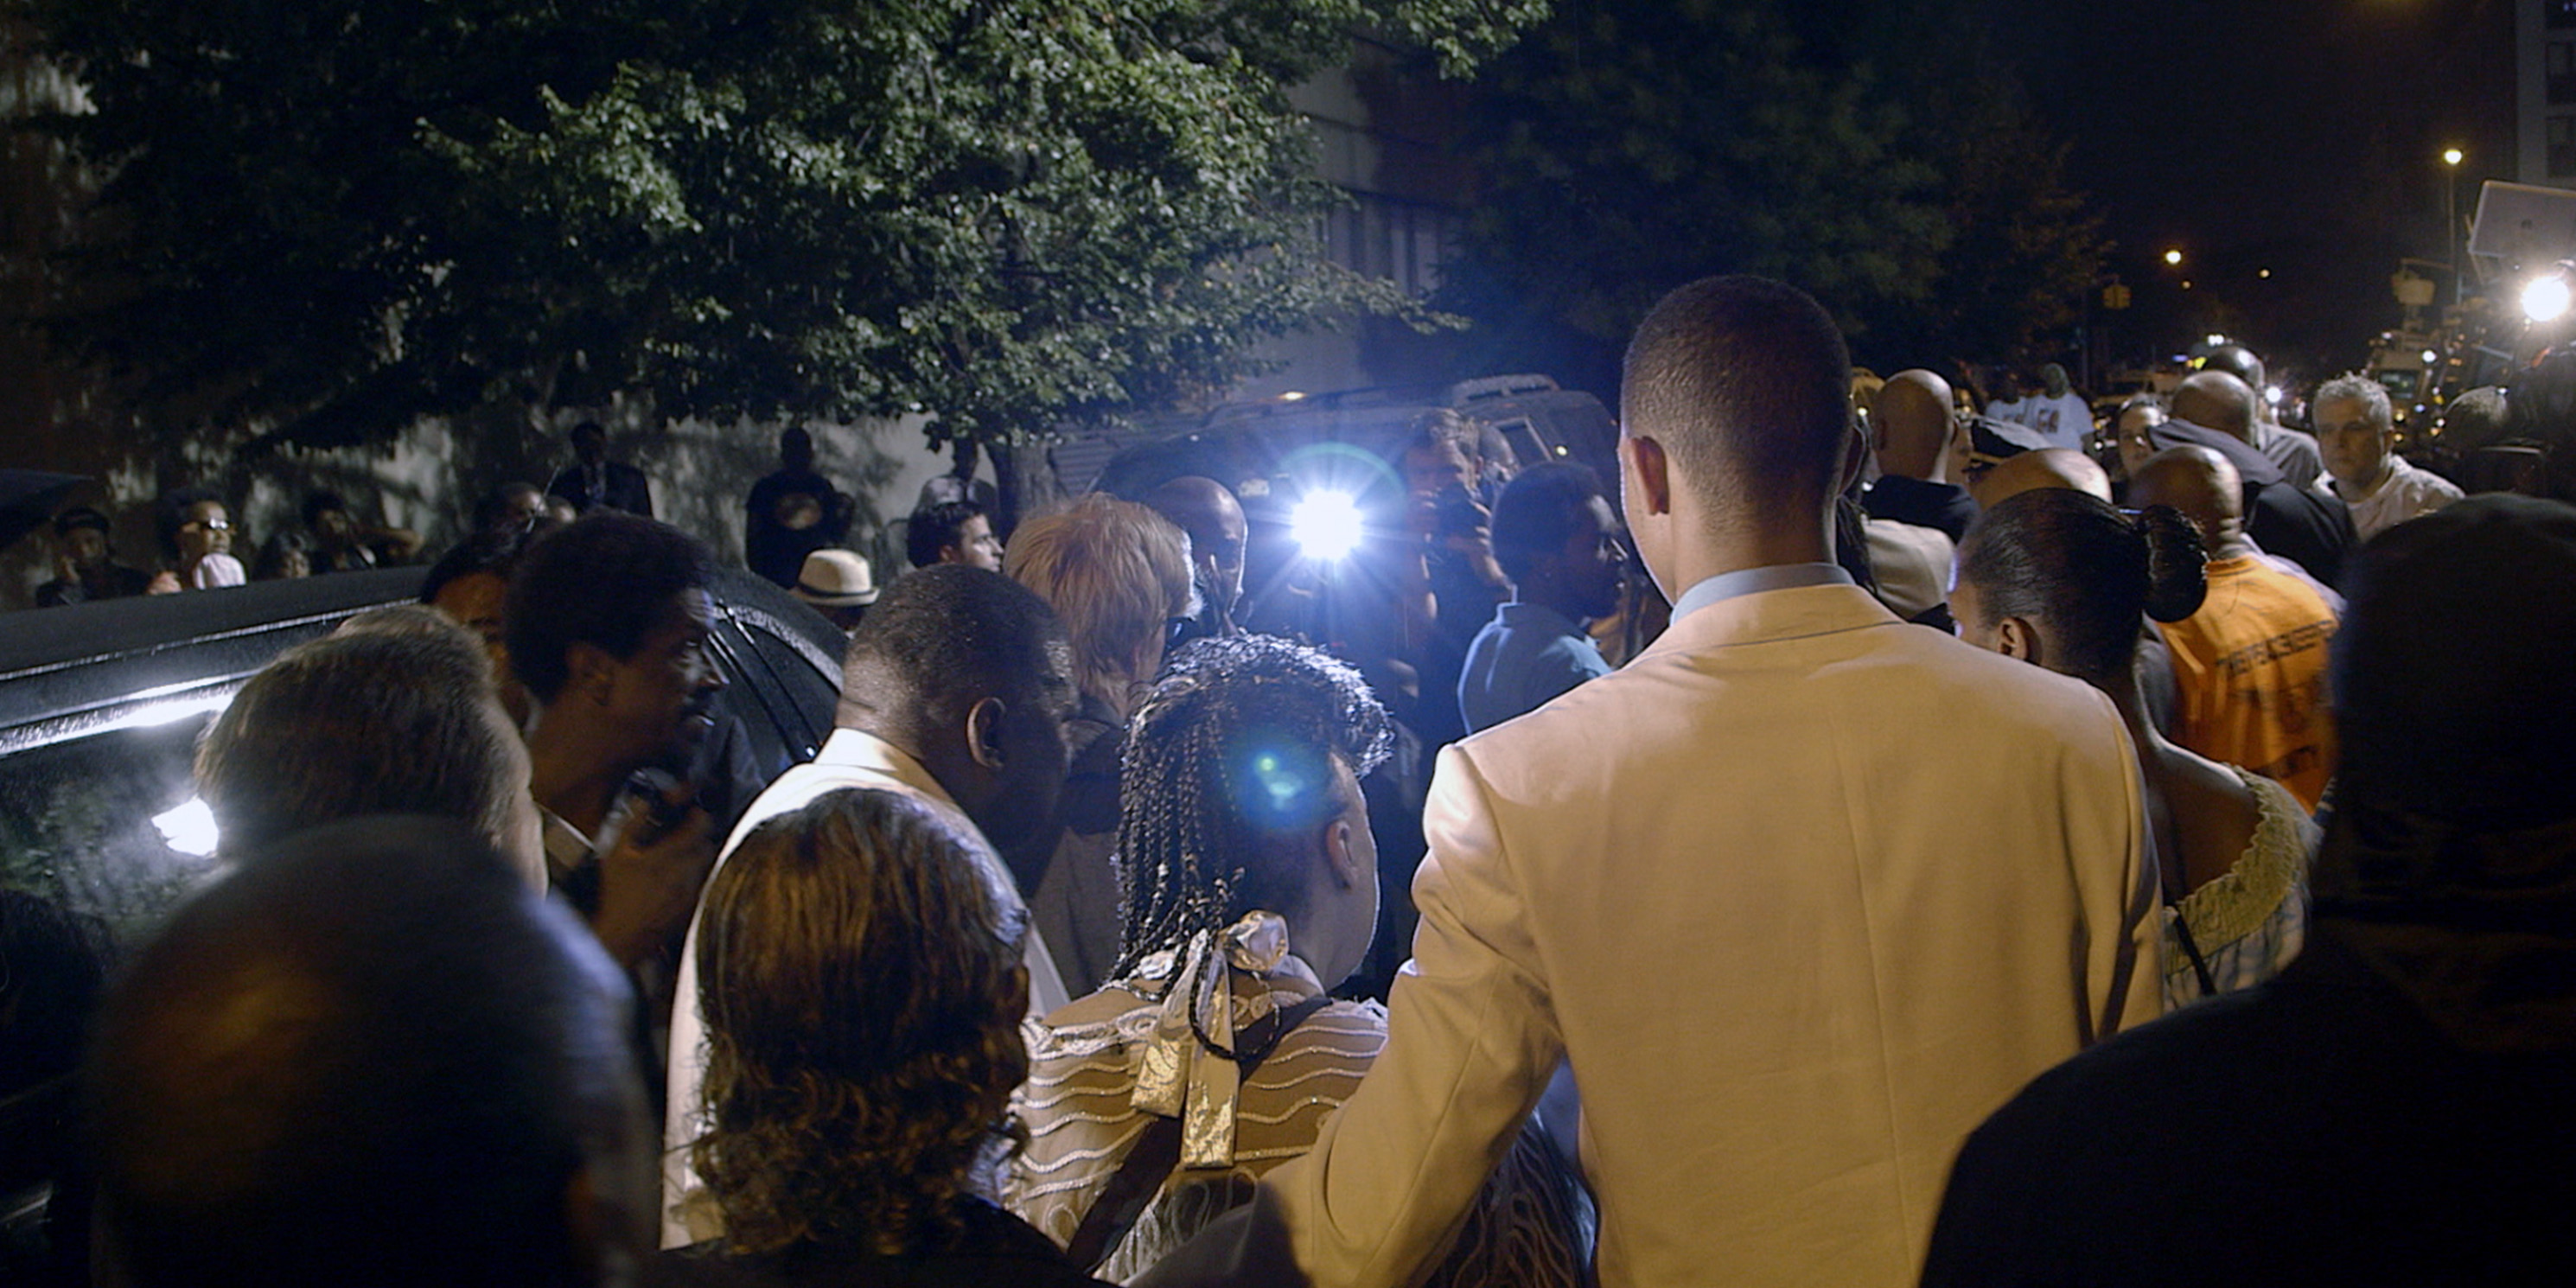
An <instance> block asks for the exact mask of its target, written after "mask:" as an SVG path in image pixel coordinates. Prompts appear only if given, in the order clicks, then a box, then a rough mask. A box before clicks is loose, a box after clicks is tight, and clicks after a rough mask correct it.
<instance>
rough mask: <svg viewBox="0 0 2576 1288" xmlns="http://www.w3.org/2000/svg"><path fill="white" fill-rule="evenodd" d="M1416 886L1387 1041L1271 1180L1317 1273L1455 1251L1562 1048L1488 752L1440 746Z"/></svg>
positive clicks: (1401, 1280) (1333, 1278)
mask: <svg viewBox="0 0 2576 1288" xmlns="http://www.w3.org/2000/svg"><path fill="white" fill-rule="evenodd" d="M1423 830H1424V833H1425V835H1426V838H1427V839H1428V841H1429V843H1430V853H1429V855H1428V857H1426V858H1425V859H1424V860H1423V863H1422V867H1421V869H1420V870H1419V872H1418V873H1417V874H1416V876H1415V878H1414V883H1413V896H1414V901H1415V903H1416V904H1417V905H1418V906H1419V907H1420V909H1421V912H1422V923H1421V927H1420V929H1419V930H1417V931H1416V932H1415V935H1414V940H1413V960H1412V962H1410V963H1409V964H1407V965H1406V966H1405V968H1404V970H1403V971H1402V972H1400V973H1399V974H1398V975H1397V977H1396V982H1395V989H1394V992H1393V994H1392V996H1391V998H1390V1001H1389V1006H1388V1022H1387V1043H1386V1048H1385V1050H1384V1051H1383V1052H1382V1053H1381V1054H1380V1055H1379V1056H1378V1058H1377V1061H1376V1063H1375V1064H1374V1065H1372V1066H1371V1067H1370V1069H1369V1074H1368V1076H1367V1077H1366V1078H1365V1079H1363V1080H1362V1081H1361V1083H1360V1087H1359V1090H1358V1091H1357V1092H1356V1093H1355V1094H1354V1095H1353V1096H1352V1097H1351V1099H1350V1100H1349V1101H1348V1102H1346V1103H1345V1104H1344V1105H1343V1106H1342V1109H1341V1111H1340V1112H1339V1113H1337V1114H1335V1115H1334V1116H1333V1117H1332V1118H1331V1119H1330V1120H1329V1121H1328V1122H1327V1123H1326V1124H1325V1126H1324V1130H1323V1132H1322V1134H1321V1135H1319V1136H1318V1137H1317V1139H1316V1142H1315V1148H1314V1150H1313V1152H1312V1153H1310V1154H1308V1155H1307V1156H1306V1157H1304V1158H1302V1159H1299V1160H1296V1161H1295V1162H1293V1163H1290V1164H1287V1165H1285V1166H1283V1167H1281V1168H1279V1169H1278V1170H1276V1171H1274V1172H1272V1173H1271V1174H1270V1175H1269V1176H1268V1177H1267V1178H1265V1179H1264V1180H1263V1181H1262V1188H1263V1189H1264V1190H1267V1191H1270V1194H1269V1195H1268V1196H1267V1197H1268V1198H1270V1199H1271V1200H1273V1202H1272V1203H1270V1204H1267V1205H1265V1206H1270V1207H1272V1208H1273V1209H1274V1210H1275V1211H1277V1212H1278V1213H1279V1214H1280V1216H1281V1217H1282V1218H1283V1219H1284V1221H1285V1225H1286V1232H1287V1235H1288V1237H1289V1241H1290V1247H1291V1248H1293V1250H1294V1252H1295V1256H1296V1261H1297V1269H1298V1270H1299V1271H1301V1272H1302V1273H1303V1275H1304V1277H1305V1278H1306V1279H1308V1280H1310V1281H1312V1282H1314V1283H1319V1284H1337V1285H1375V1284H1389V1285H1393V1284H1405V1283H1411V1282H1414V1281H1416V1280H1418V1279H1419V1278H1420V1277H1421V1274H1422V1272H1423V1271H1424V1270H1425V1269H1426V1268H1428V1267H1429V1266H1430V1265H1431V1264H1432V1263H1433V1262H1434V1261H1435V1260H1437V1259H1438V1258H1439V1257H1440V1256H1442V1255H1443V1254H1444V1252H1445V1251H1446V1249H1447V1245H1448V1244H1449V1242H1450V1241H1451V1239H1452V1238H1453V1237H1454V1235H1455V1233H1456V1231H1457V1228H1458V1226H1459V1223H1460V1222H1461V1221H1462V1220H1463V1219H1464V1218H1465V1216H1466V1213H1467V1211H1468V1208H1469V1205H1470V1204H1471V1203H1472V1202H1473V1201H1474V1198H1475V1195H1476V1193H1477V1191H1478V1189H1480V1188H1481V1187H1482V1186H1483V1184H1484V1181H1485V1178H1486V1176H1487V1175H1488V1174H1489V1173H1491V1172H1492V1171H1493V1168H1494V1165H1495V1164H1496V1163H1497V1162H1498V1161H1500V1160H1501V1158H1502V1157H1503V1155H1504V1154H1505V1153H1507V1152H1508V1151H1509V1150H1510V1148H1511V1143H1512V1139H1513V1136H1514V1134H1515V1133H1516V1132H1518V1131H1519V1129H1520V1125H1521V1123H1522V1122H1523V1121H1524V1120H1525V1119H1527V1118H1528V1116H1529V1113H1530V1110H1531V1109H1532V1108H1533V1107H1535V1106H1536V1105H1537V1103H1538V1098H1539V1095H1540V1093H1541V1092H1543V1091H1544V1090H1545V1089H1546V1086H1547V1080H1548V1078H1549V1076H1550V1075H1551V1074H1553V1073H1554V1072H1555V1070H1556V1066H1557V1064H1558V1062H1559V1061H1560V1060H1561V1059H1562V1058H1563V1055H1564V1049H1565V1048H1564V1042H1563V1039H1562V1037H1561V1036H1560V1034H1559V1031H1558V1029H1557V1026H1556V1020H1555V1016H1554V1013H1553V1011H1552V1010H1551V1008H1550V1005H1549V999H1548V991H1547V985H1546V981H1545V977H1544V975H1543V973H1542V972H1541V970H1540V966H1539V961H1538V954H1537V951H1536V948H1535V945H1534V943H1533V941H1532V939H1531V937H1530V933H1529V927H1528V923H1527V921H1526V919H1525V917H1524V915H1523V913H1524V909H1525V907H1526V904H1525V902H1524V901H1525V898H1526V893H1525V891H1524V890H1523V889H1522V888H1521V886H1520V885H1519V883H1518V882H1517V881H1516V880H1515V877H1514V873H1513V870H1512V864H1511V857H1510V855H1509V853H1508V851H1507V848H1506V840H1505V838H1504V836H1503V835H1502V832H1501V830H1500V829H1499V828H1498V827H1497V825H1496V822H1495V818H1494V812H1493V808H1492V805H1491V802H1490V796H1489V793H1488V790H1487V787H1486V785H1485V782H1484V780H1483V778H1482V777H1481V776H1480V775H1479V774H1478V772H1477V770H1476V766H1475V763H1474V762H1473V761H1472V760H1471V759H1469V757H1468V755H1467V753H1466V752H1465V751H1464V750H1463V749H1461V748H1459V747H1455V746H1452V747H1450V748H1447V749H1445V750H1443V751H1442V752H1441V753H1440V760H1439V770H1438V773H1437V774H1436V775H1435V776H1434V778H1433V781H1432V785H1431V795H1430V801H1429V804H1428V806H1427V808H1426V810H1425V812H1424V817H1423Z"/></svg>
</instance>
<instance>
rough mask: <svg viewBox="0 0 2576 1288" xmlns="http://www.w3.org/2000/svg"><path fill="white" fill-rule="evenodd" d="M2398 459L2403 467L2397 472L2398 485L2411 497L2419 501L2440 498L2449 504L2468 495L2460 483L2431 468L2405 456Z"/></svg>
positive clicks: (2443, 502)
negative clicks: (2426, 467)
mask: <svg viewBox="0 0 2576 1288" xmlns="http://www.w3.org/2000/svg"><path fill="white" fill-rule="evenodd" d="M2397 459H2398V461H2399V463H2400V465H2401V467H2402V468H2400V469H2399V471H2398V474H2397V485H2398V486H2399V487H2402V488H2405V489H2406V494H2407V496H2408V498H2409V499H2411V500H2415V501H2419V502H2420V501H2429V500H2438V501H2440V502H2441V503H2442V504H2444V505H2448V504H2450V503H2451V502H2453V501H2458V500H2463V499H2465V498H2466V497H2467V496H2468V493H2467V492H2465V491H2462V490H2461V488H2460V485H2459V484H2457V483H2454V482H2452V481H2450V480H2449V479H2446V478H2444V477H2442V476H2441V475H2439V474H2436V473H2434V472H2433V471H2431V470H2428V469H2425V468H2424V467H2423V466H2421V465H2417V464H2416V463H2414V462H2413V461H2409V460H2407V459H2406V458H2405V457H2403V456H2400V457H2398V458H2397Z"/></svg>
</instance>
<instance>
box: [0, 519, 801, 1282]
mask: <svg viewBox="0 0 2576 1288" xmlns="http://www.w3.org/2000/svg"><path fill="white" fill-rule="evenodd" d="M422 576H423V570H421V569H419V568H403V569H388V570H383V571H374V572H358V573H340V574H334V575H331V576H326V577H311V578H304V579H300V580H292V581H273V582H258V583H254V584H252V585H248V586H243V587H238V588H234V589H227V590H213V591H201V592H191V593H187V594H181V595H165V596H153V597H147V598H142V599H122V600H110V601H105V602H101V603H95V604H83V605H75V606H72V607H67V608H52V609H39V610H33V611H27V612H19V613H12V614H8V615H5V616H0V898H5V899H11V900H16V901H17V903H16V905H15V911H16V912H18V913H20V914H22V915H23V914H25V913H26V912H27V910H28V909H29V908H30V907H31V906H32V904H34V903H41V904H43V905H46V907H47V908H50V909H57V910H60V911H61V912H63V913H67V914H68V916H69V920H70V921H71V922H72V923H74V924H75V925H78V926H80V927H83V928H85V929H86V931H87V933H88V935H89V936H90V937H91V938H92V939H93V940H94V941H95V942H96V944H97V946H98V947H99V948H100V949H101V950H102V952H103V955H104V956H105V957H106V958H107V959H108V960H110V961H113V960H114V959H115V958H117V957H118V956H120V955H121V954H123V953H124V952H126V951H127V950H129V949H131V948H132V947H134V946H135V945H136V944H137V943H138V942H139V941H140V939H141V938H142V937H143V936H144V935H146V934H148V933H149V931H150V930H151V928H152V927H153V926H154V924H155V923H156V922H157V921H158V920H159V919H160V918H161V916H162V915H163V914H164V913H166V912H167V911H168V910H169V909H170V908H171V907H172V906H174V905H175V904H176V903H177V902H178V901H179V900H180V899H181V898H182V897H184V896H185V895H186V894H187V893H188V892H189V891H191V890H193V889H194V888H196V887H197V886H199V885H200V884H202V883H204V882H205V881H206V880H207V879H208V878H210V877H211V876H213V875H214V874H215V871H216V862H215V860H214V858H213V857H212V855H213V850H214V834H213V819H212V817H211V815H210V814H209V813H208V812H207V811H206V808H205V806H204V804H203V803H202V802H200V801H198V800H197V799H196V797H195V794H194V791H193V788H192V784H191V774H190V771H191V766H192V763H193V761H194V759H195V753H196V745H197V740H198V737H199V736H200V735H201V734H202V733H203V732H204V731H205V729H206V727H207V726H208V725H209V724H211V723H212V722H213V720H214V717H215V715H216V714H217V713H218V712H220V711H222V710H223V709H224V707H225V705H226V704H228V703H229V702H230V701H231V700H232V697H233V695H234V694H235V693H236V692H238V691H239V690H240V688H241V687H242V685H243V684H244V682H246V681H248V680H249V679H250V677H251V676H252V675H253V674H254V673H256V672H257V671H258V670H259V669H260V668H261V667H263V666H265V665H267V664H268V662H269V661H270V660H271V659H272V658H275V657H276V656H277V655H278V654H279V653H281V652H283V651H285V650H286V649H287V648H289V647H292V646H293V645H295V644H298V643H301V642H303V641H305V640H309V639H314V638H316V637H319V636H321V635H323V634H325V633H327V632H329V631H330V630H332V629H333V628H334V627H336V626H338V625H339V624H340V623H341V622H342V621H345V620H346V619H348V618H349V617H350V616H352V615H354V614H356V613H359V612H362V611H364V610H366V609H370V608H375V607H379V606H382V605H387V604H399V603H409V602H411V601H413V600H414V599H415V598H417V596H418V594H419V591H420V585H421V578H422ZM710 589H711V591H712V595H711V598H713V599H714V601H715V606H716V629H715V634H714V637H713V645H712V647H713V651H714V653H715V656H716V659H717V663H718V665H719V666H721V667H722V668H723V670H724V674H725V677H726V678H727V679H728V680H729V681H731V684H730V686H729V687H727V688H726V689H725V690H724V691H723V693H722V694H721V695H720V696H719V697H718V699H717V702H718V710H719V716H720V725H721V724H722V723H724V721H723V720H722V717H725V716H729V717H731V722H732V723H733V724H734V725H735V726H736V729H737V732H738V737H737V740H736V741H737V744H738V747H739V748H740V749H741V750H742V751H744V752H746V753H747V758H748V760H749V761H750V762H751V764H752V766H753V768H754V769H755V770H757V771H758V772H759V773H761V774H763V775H765V776H766V777H774V776H776V774H777V773H778V772H779V771H780V770H783V769H785V768H786V767H787V766H789V765H791V764H795V763H797V762H799V761H802V760H806V759H809V758H811V757H812V755H813V754H814V751H815V749H816V748H818V747H820V746H821V745H822V741H823V739H824V738H825V737H826V736H828V735H829V734H830V732H831V729H832V716H833V709H834V707H835V706H836V705H837V703H838V701H839V696H840V678H841V649H842V645H843V642H844V637H843V635H842V634H841V632H840V631H839V630H838V629H836V628H835V627H833V626H832V625H831V623H829V622H827V621H825V620H823V618H822V617H821V616H819V615H818V614H816V613H815V612H814V610H813V609H811V608H809V607H807V606H806V605H805V604H803V603H802V602H800V601H798V600H796V599H795V598H794V597H792V596H790V595H788V594H786V593H785V592H783V591H781V590H779V589H778V588H777V587H775V586H773V585H771V584H769V583H768V582H766V581H764V580H762V579H761V578H759V577H756V576H753V575H751V574H750V573H748V572H745V571H743V570H740V569H723V570H719V571H718V573H717V575H716V579H715V584H714V585H713V586H712V587H711V588H710ZM764 780H765V779H764ZM39 911H41V910H39ZM7 946H9V945H6V944H0V947H7ZM21 982H22V983H23V982H24V981H21ZM18 1002H19V998H18V997H15V996H10V997H0V1048H6V1047H8V1046H9V1045H10V1042H11V1039H12V1037H13V1036H17V1035H21V1034H25V1033H28V1032H31V1031H34V1030H33V1028H31V1027H29V1026H31V1025H41V1024H42V1023H43V1022H44V1019H45V1017H36V1016H30V1015H27V1014H25V1013H23V1012H19V1011H17V1010H15V1009H14V1008H16V1006H17V1004H18ZM9 1067H10V1064H9V1062H8V1061H7V1060H5V1059H0V1070H6V1069H8V1068H9ZM69 1091H70V1089H69V1087H68V1085H67V1080H64V1079H59V1078H56V1079H50V1080H47V1081H46V1082H44V1083H42V1084H39V1085H35V1086H15V1085H8V1084H5V1083H0V1281H5V1282H19V1281H21V1280H20V1278H19V1275H20V1273H24V1275H25V1281H28V1282H42V1281H43V1279H42V1275H43V1270H42V1268H41V1267H40V1266H39V1265H38V1263H37V1261H36V1260H31V1259H32V1258H37V1257H38V1253H37V1252H35V1251H33V1250H31V1249H34V1248H36V1247H39V1246H41V1244H42V1243H43V1236H42V1235H41V1233H40V1230H41V1227H42V1221H43V1215H44V1210H45V1201H46V1197H47V1194H48V1192H49V1190H50V1186H51V1182H52V1180H53V1178H54V1176H55V1174H56V1172H57V1170H58V1164H59V1162H60V1150H61V1147H62V1143H63V1142H64V1141H65V1140H66V1139H68V1127H69V1124H70V1120H71V1116H72V1100H71V1096H70V1094H69Z"/></svg>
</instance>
